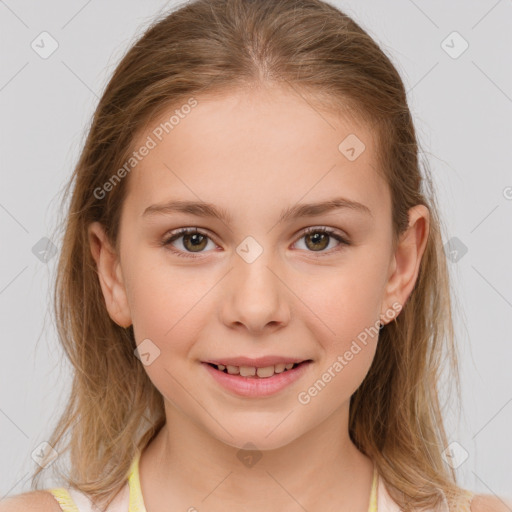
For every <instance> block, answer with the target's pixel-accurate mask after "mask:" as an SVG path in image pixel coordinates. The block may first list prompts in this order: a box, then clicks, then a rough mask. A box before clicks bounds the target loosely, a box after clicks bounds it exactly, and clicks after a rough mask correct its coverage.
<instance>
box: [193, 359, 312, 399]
mask: <svg viewBox="0 0 512 512" xmlns="http://www.w3.org/2000/svg"><path fill="white" fill-rule="evenodd" d="M274 361H275V358H274ZM224 362H226V361H224ZM231 362H233V361H231ZM201 364H202V366H203V367H204V368H205V369H206V370H207V373H208V374H209V375H210V376H211V377H212V378H213V382H215V383H216V384H218V385H220V386H221V387H222V388H224V390H226V391H228V392H230V393H232V394H234V395H237V396H239V397H245V398H263V397H269V396H271V395H275V394H277V393H279V392H280V391H283V390H284V389H285V388H287V387H288V386H291V385H292V384H293V383H294V382H296V381H298V380H299V379H300V378H302V377H303V376H305V375H307V373H308V367H309V366H310V365H312V364H313V360H312V359H307V360H303V361H298V362H291V361H290V360H289V359H288V360H287V362H286V360H285V362H278V363H275V364H273V365H270V364H269V363H268V362H265V363H264V364H265V366H243V365H242V366H235V365H231V364H229V365H226V364H221V363H220V362H218V361H217V362H215V363H213V362H210V361H208V362H206V361H205V362H202V363H201Z"/></svg>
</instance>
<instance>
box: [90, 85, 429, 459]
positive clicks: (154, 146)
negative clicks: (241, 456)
mask: <svg viewBox="0 0 512 512" xmlns="http://www.w3.org/2000/svg"><path fill="white" fill-rule="evenodd" d="M195 100H196V101H197V103H196V102H194V101H191V102H189V103H188V104H187V105H195V106H193V107H190V108H189V107H188V106H187V107H184V108H180V107H179V106H178V107H176V108H173V109H171V110H169V111H168V112H167V113H166V114H165V115H163V116H162V117H161V118H160V119H158V120H157V121H155V122H154V123H153V124H152V125H151V126H150V127H149V128H148V130H147V131H146V132H145V133H143V134H142V135H141V136H140V137H139V138H138V139H137V141H136V143H135V145H134V147H135V149H136V150H137V151H138V156H137V157H136V158H137V162H136V165H135V167H133V169H132V170H131V171H130V174H129V176H128V177H126V178H124V179H128V180H129V183H128V184H129V187H128V193H127V196H126V199H125V202H124V205H123V210H122V216H121V224H120V233H119V236H120V240H119V244H120V245H119V251H120V252H119V256H120V257H119V258H117V256H116V255H115V253H114V252H112V251H111V250H110V249H109V246H108V244H106V241H105V238H104V235H103V234H102V230H101V227H100V226H99V225H97V224H93V225H92V226H91V230H90V233H91V242H92V247H93V254H95V258H96V259H97V261H98V262H99V263H98V269H99V273H100V277H101V279H100V281H101V284H102V289H103V292H104V295H105V300H106V304H107V307H108V310H109V313H110V315H111V317H112V319H113V320H114V321H116V322H117V323H118V324H120V325H123V326H129V325H130V324H131V323H133V328H134V333H135V339H136V342H137V344H138V345H139V344H142V345H140V349H141V350H140V352H141V353H142V356H141V357H142V361H143V362H144V368H145V370H146V371H147V373H148V375H149V378H150V379H151V380H152V382H153V383H154V385H155V386H156V388H157V389H158V390H159V391H160V392H161V393H162V395H163V396H164V398H165V402H166V412H167V415H168V420H170V421H172V415H175V417H178V416H179V417H180V418H182V419H183V418H185V421H186V422H189V424H190V425H191V426H192V424H194V425H195V426H196V427H199V428H201V429H202V431H203V432H206V433H208V434H209V435H210V436H213V437H215V438H216V439H218V440H221V441H223V442H224V443H226V444H229V445H231V446H235V447H243V446H244V445H246V443H247V442H251V443H253V444H254V445H256V446H257V447H258V448H260V449H272V448H277V447H280V446H284V445H285V444H287V443H289V442H291V441H293V440H295V439H297V438H299V437H300V436H303V435H305V434H306V433H308V432H309V433H311V432H312V431H313V430H314V429H316V428H317V427H319V426H320V425H322V424H327V423H325V422H327V420H333V421H334V420H336V422H337V423H336V424H337V425H347V422H348V407H349V400H350V397H351V395H352V394H353V393H354V392H355V391H356V390H357V388H358V387H359V386H360V384H361V382H362V381H363V379H364V378H365V376H366V374H367V372H368V370H369V368H370V365H371V363H372V360H373V357H374V354H375V350H376V346H377V342H378V334H376V332H377V331H378V322H379V320H382V321H383V323H388V322H389V321H391V319H392V318H393V316H394V315H396V314H397V313H398V310H399V309H400V307H401V305H402V304H403V303H404V302H405V300H406V299H407V297H408V295H409V294H410V292H411V291H412V288H413V286H414V281H415V279H416V276H417V271H418V267H419V262H420V258H421V254H422V252H423V249H424V245H425V242H426V233H427V229H428V223H426V221H427V220H428V211H427V210H426V208H425V207H423V206H417V207H415V208H414V209H412V210H411V211H410V220H411V225H412V227H411V228H410V229H409V231H408V232H407V234H406V236H405V237H403V238H402V242H401V244H400V245H399V246H398V248H397V249H396V251H393V248H392V245H391V244H392V225H391V198H390V194H389V190H388V187H387V185H386V184H385V183H384V181H382V180H381V178H380V177H379V176H378V174H377V172H376V171H375V168H376V166H377V163H376V162H377V159H376V146H375V141H374V139H373V138H372V134H371V133H370V132H369V131H367V130H366V129H365V128H364V127H363V126H361V125H355V124H353V123H352V122H349V121H348V120H345V119H342V118H340V117H339V116H337V117H335V116H334V115H329V114H326V113H325V112H324V111H320V110H318V109H317V108H316V107H315V106H313V104H312V102H311V101H309V100H306V99H305V97H303V96H301V95H299V94H298V93H296V92H294V91H292V90H287V91H285V90H283V89H272V90H270V89H269V90H260V91H258V92H256V91H251V92H250V93H249V92H237V93H236V94H235V93H234V94H230V95H226V96H218V97H214V98H211V97H210V98H209V99H206V98H201V97H197V98H195ZM176 110H177V112H176ZM173 114H174V115H175V117H174V118H173V121H172V123H173V124H170V123H168V124H167V125H165V123H166V122H168V121H169V119H170V118H171V116H172V115H173ZM164 126H165V128H163V127H164ZM166 131H167V132H168V133H166ZM144 146H145V147H146V148H148V149H146V150H144V149H140V148H142V147H144ZM127 167H128V166H127ZM344 201H345V202H346V203H345V204H352V205H353V207H349V206H343V204H344V203H343V202H344ZM177 202H182V205H184V204H185V203H187V204H188V206H187V207H183V208H177V207H176V203H177ZM329 202H332V204H331V206H332V205H334V206H336V207H335V208H332V207H327V206H329ZM349 202H350V203H349ZM189 203H190V204H189ZM192 203H193V204H192ZM206 204H207V205H208V206H206ZM326 204H327V206H326ZM173 205H174V206H173ZM306 205H308V206H307V207H306ZM314 205H317V206H314ZM213 212H215V215H212V213H213ZM180 228H189V229H191V230H197V231H198V232H199V234H198V235H197V234H196V235H195V236H194V235H190V234H189V235H187V234H186V233H185V234H183V233H181V234H180V233H178V230H179V229H180ZM306 229H308V230H309V229H310V230H311V232H310V233H309V234H308V233H305V230H306ZM322 229H326V230H328V233H322V231H319V230H322ZM337 237H340V238H339V239H338V238H337ZM100 254H101V255H102V257H99V255H100ZM265 356H271V357H272V356H276V357H282V358H284V359H286V360H289V361H297V362H300V361H305V360H309V361H310V362H309V363H305V364H303V365H300V366H299V367H298V369H297V370H292V371H291V372H290V374H289V376H288V377H289V378H290V377H291V376H292V375H295V377H294V379H291V380H293V381H292V382H289V383H288V384H287V385H286V386H284V387H281V388H280V389H278V387H279V386H278V385H277V381H278V379H279V380H283V377H285V375H281V376H279V375H277V376H274V377H271V378H269V380H268V384H267V385H268V388H266V389H267V392H266V394H265V392H264V391H263V390H262V389H261V387H258V386H262V385H263V384H265V383H264V382H263V380H264V378H263V377H262V378H259V377H254V378H251V381H250V382H248V379H249V377H240V376H238V377H228V376H226V375H225V374H222V375H220V374H219V370H214V369H213V368H212V367H210V366H209V365H207V364H206V363H205V362H206V361H213V360H216V361H220V362H222V361H226V360H227V359H228V358H238V357H245V358H250V359H255V358H261V357H265ZM267 363H268V362H267ZM247 366H250V364H249V365H247ZM255 366H265V367H266V366H269V364H265V363H264V362H263V363H262V364H257V365H255ZM277 369H279V367H278V368H277ZM218 377H222V378H223V379H222V380H223V381H224V380H229V381H233V382H235V384H234V386H235V388H230V387H226V386H225V385H224V384H222V383H221V379H220V378H218ZM242 379H245V380H244V382H245V383H246V384H247V383H248V386H247V388H245V389H247V390H248V391H247V392H246V393H245V394H244V391H242V390H241V389H242V388H241V387H240V386H242V384H240V381H241V380H242ZM256 379H259V380H258V382H255V380H256ZM272 379H273V381H272V382H275V383H276V384H273V383H271V380H272ZM237 382H238V384H237ZM237 386H238V387H237ZM169 416H171V418H169ZM333 421H332V422H330V424H334V423H333ZM340 421H342V423H339V422H340ZM343 422H344V423H343ZM338 428H339V427H338Z"/></svg>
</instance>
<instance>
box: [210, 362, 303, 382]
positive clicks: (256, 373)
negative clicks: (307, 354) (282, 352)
mask: <svg viewBox="0 0 512 512" xmlns="http://www.w3.org/2000/svg"><path fill="white" fill-rule="evenodd" d="M310 361H311V359H308V360H306V361H302V362H301V363H289V364H284V363H280V364H276V365H272V366H265V367H262V368H257V367H254V366H232V365H227V366H225V365H223V364H213V363H206V364H208V365H209V366H211V367H212V368H215V369H216V370H218V371H220V372H222V373H226V374H229V375H235V376H239V377H246V378H248V379H250V378H254V379H266V378H270V377H273V376H274V375H276V374H280V373H286V372H288V371H290V370H294V369H295V368H297V367H298V366H301V365H303V364H305V363H308V362H310Z"/></svg>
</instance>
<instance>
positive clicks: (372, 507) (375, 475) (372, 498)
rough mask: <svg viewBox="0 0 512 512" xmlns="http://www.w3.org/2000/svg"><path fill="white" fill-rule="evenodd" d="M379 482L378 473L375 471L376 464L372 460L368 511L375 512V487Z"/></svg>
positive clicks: (376, 487)
mask: <svg viewBox="0 0 512 512" xmlns="http://www.w3.org/2000/svg"><path fill="white" fill-rule="evenodd" d="M378 482H379V473H378V471H377V464H376V463H375V461H374V462H373V481H372V489H371V492H370V504H369V505H368V512H377V489H378Z"/></svg>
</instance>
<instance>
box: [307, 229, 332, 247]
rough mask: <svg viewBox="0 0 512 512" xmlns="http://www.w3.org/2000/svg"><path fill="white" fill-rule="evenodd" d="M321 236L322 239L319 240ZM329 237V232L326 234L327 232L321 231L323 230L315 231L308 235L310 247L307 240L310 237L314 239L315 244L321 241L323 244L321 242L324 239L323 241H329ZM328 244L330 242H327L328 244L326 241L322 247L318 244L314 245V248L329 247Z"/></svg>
mask: <svg viewBox="0 0 512 512" xmlns="http://www.w3.org/2000/svg"><path fill="white" fill-rule="evenodd" d="M319 238H320V239H321V240H319ZM328 238H329V235H327V234H325V233H321V232H315V233H313V234H308V235H306V245H308V247H309V244H308V243H307V242H308V241H309V240H310V239H313V244H318V243H320V244H321V242H322V241H323V242H325V241H327V240H328ZM327 245H329V244H328V243H327V244H325V243H324V244H323V245H322V246H321V247H318V246H317V247H313V249H319V250H322V249H325V248H326V247H327ZM310 248H311V247H310Z"/></svg>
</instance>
